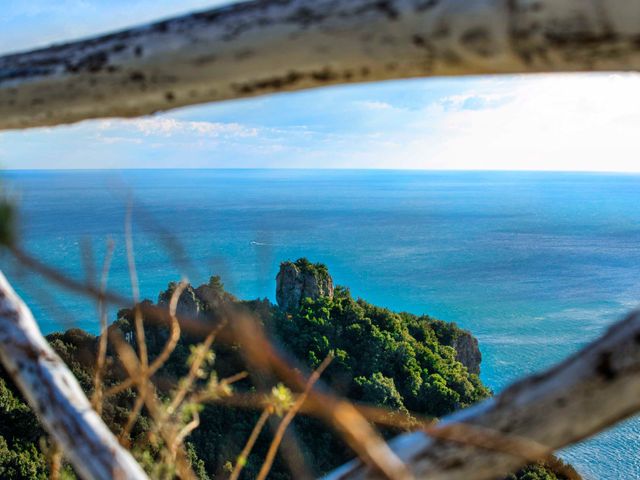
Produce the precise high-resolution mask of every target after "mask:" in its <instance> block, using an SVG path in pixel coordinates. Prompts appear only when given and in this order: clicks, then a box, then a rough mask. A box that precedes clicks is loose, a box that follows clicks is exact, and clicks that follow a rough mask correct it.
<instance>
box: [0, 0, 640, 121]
mask: <svg viewBox="0 0 640 480" xmlns="http://www.w3.org/2000/svg"><path fill="white" fill-rule="evenodd" d="M639 37H640V4H639V3H638V2H637V1H633V0H631V1H626V0H591V1H588V2H587V1H584V0H538V1H536V2H531V1H528V0H384V1H379V0H288V1H282V0H259V1H253V2H247V3H238V4H234V5H230V6H226V7H222V8H216V9H212V10H208V11H204V12H200V13H195V14H191V15H186V16H182V17H178V18H174V19H171V20H166V21H162V22H159V23H155V24H151V25H148V26H141V27H138V28H133V29H131V30H125V31H121V32H117V33H113V34H110V35H105V36H101V37H97V38H93V39H89V40H83V41H79V42H73V43H68V44H64V45H56V46H52V47H49V48H46V49H41V50H36V51H33V52H28V53H20V54H13V55H8V56H5V57H2V58H0V129H10V128H25V127H35V126H43V125H56V124H61V123H69V122H76V121H79V120H83V119H87V118H99V117H134V116H140V115H146V114H150V113H154V112H157V111H162V110H168V109H172V108H176V107H180V106H183V105H193V104H198V103H205V102H211V101H219V100H226V99H232V98H241V97H248V96H254V95H262V94H266V93H272V92H282V91H292V90H300V89H305V88H312V87H320V86H325V85H331V84H340V83H354V82H369V81H379V80H388V79H400V78H410V77H426V76H439V75H469V74H492V73H502V74H504V73H527V72H555V71H563V72H568V71H603V70H638V69H639V67H640V42H638V38H639Z"/></svg>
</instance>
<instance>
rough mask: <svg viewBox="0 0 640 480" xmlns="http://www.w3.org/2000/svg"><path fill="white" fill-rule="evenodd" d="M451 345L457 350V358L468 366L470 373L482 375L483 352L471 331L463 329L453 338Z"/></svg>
mask: <svg viewBox="0 0 640 480" xmlns="http://www.w3.org/2000/svg"><path fill="white" fill-rule="evenodd" d="M451 346H452V347H453V348H454V349H455V351H456V360H458V361H459V362H460V363H461V364H463V365H464V366H465V367H467V370H469V372H470V373H475V374H476V375H480V362H482V354H481V353H480V348H479V347H478V339H477V338H476V337H474V336H473V335H471V333H470V332H467V331H466V330H462V331H461V333H460V334H459V336H457V337H456V338H454V339H453V341H452V342H451Z"/></svg>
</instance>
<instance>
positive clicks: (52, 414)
mask: <svg viewBox="0 0 640 480" xmlns="http://www.w3.org/2000/svg"><path fill="white" fill-rule="evenodd" d="M0 360H1V361H2V364H3V365H4V367H5V369H6V370H7V372H8V373H9V375H10V376H11V378H12V380H13V381H14V382H15V383H16V385H18V387H19V388H20V391H21V392H22V394H23V395H24V396H25V398H26V399H27V401H28V402H29V405H30V406H31V408H32V409H33V410H34V412H36V414H37V415H38V418H39V419H40V421H41V422H42V425H43V426H44V428H45V429H46V430H47V432H49V434H51V436H52V437H53V438H54V440H55V442H56V443H58V444H59V445H60V447H61V449H62V451H63V452H64V455H65V457H66V458H67V459H68V460H69V461H70V462H71V464H72V465H73V467H74V468H75V470H76V471H77V472H78V473H79V474H80V475H81V476H82V477H83V478H87V479H105V480H108V479H112V478H131V479H146V478H147V476H146V474H145V473H144V471H143V470H142V468H140V466H139V465H138V464H137V463H136V461H135V460H134V459H133V457H132V456H131V454H130V453H129V452H127V451H126V450H125V449H123V448H122V447H120V445H119V444H118V442H117V440H116V439H115V437H114V436H113V435H112V434H111V432H110V431H109V429H108V428H107V427H106V425H105V424H104V423H103V422H102V420H101V419H100V417H99V416H98V414H97V413H96V412H95V411H94V410H93V409H92V408H91V405H90V403H89V401H88V400H87V397H86V396H85V395H84V393H83V392H82V389H81V388H80V385H79V384H78V381H77V380H76V379H75V377H74V376H73V374H72V373H71V372H70V371H69V370H68V369H67V367H66V365H65V364H64V362H63V361H62V360H61V359H60V357H58V355H56V354H55V352H54V351H53V350H52V349H51V347H50V346H49V344H48V343H47V341H46V340H45V339H44V337H42V335H41V334H40V330H39V329H38V325H37V324H36V322H35V320H34V318H33V316H32V314H31V312H30V311H29V309H28V308H27V306H26V305H25V304H24V303H23V302H22V300H20V298H19V297H18V296H17V295H16V293H15V292H14V291H13V289H12V288H11V286H10V285H9V282H7V279H6V278H5V277H4V275H3V274H2V273H1V272H0Z"/></svg>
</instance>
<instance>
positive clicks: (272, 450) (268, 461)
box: [257, 355, 333, 480]
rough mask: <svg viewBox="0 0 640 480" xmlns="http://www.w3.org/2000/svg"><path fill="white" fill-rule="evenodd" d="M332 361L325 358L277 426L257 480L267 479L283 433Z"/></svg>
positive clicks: (329, 357)
mask: <svg viewBox="0 0 640 480" xmlns="http://www.w3.org/2000/svg"><path fill="white" fill-rule="evenodd" d="M332 360H333V355H327V357H326V358H325V359H324V360H323V361H322V363H321V364H320V366H319V367H318V368H317V369H316V370H315V371H314V372H313V373H312V374H311V376H310V377H309V380H308V381H307V384H306V386H305V389H304V392H302V395H300V396H299V397H298V399H297V400H296V401H295V402H294V404H293V406H292V407H291V408H290V409H289V411H287V414H286V415H285V416H284V417H283V418H282V421H281V422H280V425H278V429H277V430H276V433H275V435H274V436H273V441H272V442H271V445H270V446H269V451H268V452H267V457H266V458H265V461H264V463H263V464H262V467H261V468H260V472H259V473H258V477H257V478H258V480H264V479H265V478H267V475H268V474H269V471H270V470H271V466H272V465H273V461H274V460H275V458H276V453H277V452H278V447H279V446H280V443H281V442H282V438H283V437H284V432H285V430H286V429H287V427H288V426H289V424H290V423H291V422H292V421H293V418H294V417H295V416H296V414H297V413H298V411H299V410H300V407H301V406H302V405H303V404H304V402H305V401H306V399H307V397H308V396H309V392H310V391H311V389H312V388H313V386H314V385H315V383H316V382H317V381H318V380H319V379H320V375H322V372H324V371H325V370H326V368H327V367H328V366H329V364H330V363H331V361H332Z"/></svg>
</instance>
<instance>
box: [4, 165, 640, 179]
mask: <svg viewBox="0 0 640 480" xmlns="http://www.w3.org/2000/svg"><path fill="white" fill-rule="evenodd" d="M190 170H193V171H202V170H211V171H213V170H219V171H242V170H247V171H250V170H253V171H256V170H263V171H301V172H303V171H309V172H313V171H327V172H332V171H333V172H339V171H345V172H347V171H352V172H365V171H388V172H434V173H438V172H440V173H466V172H468V173H473V172H476V173H480V172H486V173H558V174H562V173H565V174H579V173H583V174H619V175H640V170H562V169H560V170H543V169H541V170H536V169H493V168H486V169H484V168H386V167H369V168H366V167H365V168H358V167H355V168H348V167H333V168H326V167H132V168H127V167H117V168H112V167H104V168H99V167H89V168H64V167H63V168H6V169H5V168H1V167H0V179H1V177H2V174H3V173H14V172H15V173H20V172H23V173H26V172H69V173H71V172H127V171H130V172H134V171H190Z"/></svg>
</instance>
